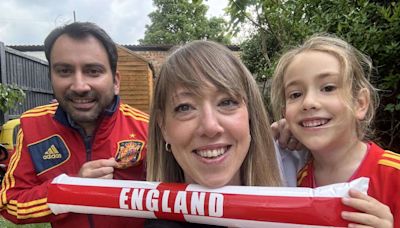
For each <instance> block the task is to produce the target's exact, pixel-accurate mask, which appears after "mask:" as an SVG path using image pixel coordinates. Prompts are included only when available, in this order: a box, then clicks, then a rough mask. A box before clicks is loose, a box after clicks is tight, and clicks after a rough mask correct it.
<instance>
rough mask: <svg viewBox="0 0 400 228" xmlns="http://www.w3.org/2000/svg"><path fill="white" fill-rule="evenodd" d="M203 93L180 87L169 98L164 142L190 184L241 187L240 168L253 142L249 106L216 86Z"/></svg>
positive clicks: (204, 89)
mask: <svg viewBox="0 0 400 228" xmlns="http://www.w3.org/2000/svg"><path fill="white" fill-rule="evenodd" d="M201 91H202V92H201V94H200V96H198V95H196V94H194V93H193V92H191V91H189V90H187V89H185V88H184V87H179V86H178V87H177V89H176V90H175V93H173V94H172V96H170V97H169V98H168V100H167V102H168V103H167V106H166V112H165V116H164V118H165V122H164V124H165V125H164V126H161V128H162V132H163V135H164V138H165V140H166V142H167V143H170V144H171V150H172V153H173V155H174V157H175V159H176V160H177V162H178V163H179V165H180V166H181V167H182V169H183V172H184V176H185V181H186V182H187V183H196V184H200V185H203V186H207V187H213V188H216V187H221V186H224V185H227V184H230V185H240V184H241V180H240V167H241V165H242V163H243V160H244V158H245V157H246V154H247V152H248V150H249V146H250V140H251V136H250V128H249V115H248V111H247V107H246V104H245V103H244V101H243V99H237V98H234V97H231V96H230V95H228V94H227V93H224V92H221V91H218V90H217V88H216V87H215V86H211V85H210V86H208V87H205V88H203V89H202V90H201Z"/></svg>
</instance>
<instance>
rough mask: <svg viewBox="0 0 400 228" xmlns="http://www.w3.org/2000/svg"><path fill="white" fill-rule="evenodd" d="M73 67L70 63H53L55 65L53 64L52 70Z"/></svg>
mask: <svg viewBox="0 0 400 228" xmlns="http://www.w3.org/2000/svg"><path fill="white" fill-rule="evenodd" d="M60 66H61V67H71V66H72V65H71V64H68V63H62V62H59V63H53V64H51V67H52V68H54V67H60Z"/></svg>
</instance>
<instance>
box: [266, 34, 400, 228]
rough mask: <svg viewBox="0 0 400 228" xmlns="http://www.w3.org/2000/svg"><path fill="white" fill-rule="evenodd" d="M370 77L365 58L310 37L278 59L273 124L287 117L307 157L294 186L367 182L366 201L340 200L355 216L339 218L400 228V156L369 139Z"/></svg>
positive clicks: (355, 195)
mask: <svg viewBox="0 0 400 228" xmlns="http://www.w3.org/2000/svg"><path fill="white" fill-rule="evenodd" d="M371 71H372V63H371V61H370V59H369V58H368V57H367V56H365V55H363V54H362V53H361V52H359V51H358V50H356V49H355V48H354V47H352V46H351V45H350V44H348V43H346V42H345V41H343V40H341V39H338V38H334V37H330V36H321V35H317V36H313V37H311V38H310V39H309V40H307V41H306V42H305V43H304V44H303V45H302V46H300V47H298V48H296V49H293V50H290V51H289V52H287V53H285V54H284V55H283V56H282V57H281V59H280V60H279V62H278V65H277V67H276V70H275V73H274V78H273V82H272V90H271V100H272V105H273V110H274V112H275V117H276V118H281V117H285V118H286V120H287V124H288V126H289V128H290V130H291V131H292V134H293V135H294V137H296V138H297V139H298V140H299V141H300V142H301V143H302V144H303V145H304V146H305V147H307V148H308V149H309V150H310V152H311V154H312V159H311V160H310V161H309V162H308V164H306V166H305V167H304V168H303V169H302V170H300V172H299V173H298V186H301V187H318V186H323V185H328V184H334V183H338V182H347V181H350V180H353V179H356V178H358V177H362V176H363V177H369V178H370V183H369V188H368V195H369V196H366V195H364V194H361V193H360V192H356V191H350V192H349V195H350V198H344V199H343V203H344V204H345V205H348V206H350V207H353V208H355V209H357V210H359V211H360V212H348V211H343V212H342V217H343V219H345V220H348V221H350V224H349V227H357V226H361V225H356V223H357V224H362V225H364V226H368V227H370V226H371V227H393V225H394V227H400V222H399V221H398V220H399V219H400V216H399V215H400V200H399V198H398V193H399V192H400V156H399V155H398V154H395V153H392V152H390V151H385V150H383V149H381V148H380V147H379V146H377V145H376V144H375V143H373V142H371V141H368V140H367V136H368V126H369V125H370V123H371V121H372V119H373V116H374V110H375V107H376V105H377V95H376V91H375V89H374V87H373V86H372V85H371V84H370V83H369V81H368V79H367V77H369V76H370V74H371ZM386 205H387V206H386ZM396 220H397V221H396ZM364 226H363V227H364Z"/></svg>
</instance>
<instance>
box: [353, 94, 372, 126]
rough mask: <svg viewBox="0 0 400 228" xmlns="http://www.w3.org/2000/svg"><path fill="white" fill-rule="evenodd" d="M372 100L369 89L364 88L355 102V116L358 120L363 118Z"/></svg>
mask: <svg viewBox="0 0 400 228" xmlns="http://www.w3.org/2000/svg"><path fill="white" fill-rule="evenodd" d="M369 102H370V94H369V91H368V89H366V88H362V89H361V90H360V91H359V92H358V95H357V99H356V104H355V116H356V118H357V119H358V120H363V119H364V118H365V115H366V114H367V111H368V107H369Z"/></svg>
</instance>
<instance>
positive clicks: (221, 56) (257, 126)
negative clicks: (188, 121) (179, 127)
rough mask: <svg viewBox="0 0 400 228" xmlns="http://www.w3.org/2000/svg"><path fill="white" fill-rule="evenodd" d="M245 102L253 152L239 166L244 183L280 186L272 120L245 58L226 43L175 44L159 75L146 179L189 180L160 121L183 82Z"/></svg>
mask: <svg viewBox="0 0 400 228" xmlns="http://www.w3.org/2000/svg"><path fill="white" fill-rule="evenodd" d="M210 83H211V84H212V85H214V86H215V87H216V88H217V89H219V90H221V91H224V92H226V93H228V94H230V95H232V96H234V97H237V98H241V99H243V100H244V101H245V103H246V105H247V109H248V113H249V119H250V120H249V121H250V135H251V137H252V140H251V142H250V147H249V151H248V153H247V155H246V158H245V160H244V161H243V164H242V166H241V169H240V173H241V180H242V184H243V185H259V186H263V185H264V186H266V185H268V186H279V185H281V179H280V172H279V167H278V163H277V158H276V154H275V149H274V145H273V140H272V133H271V129H270V123H269V121H268V116H267V112H266V111H265V108H264V104H263V101H262V97H261V94H260V92H259V89H258V86H257V84H256V82H255V80H254V79H253V77H252V75H251V74H250V72H249V71H248V70H247V68H246V67H245V66H244V65H243V63H242V62H241V61H240V60H239V59H238V58H237V57H236V56H235V55H234V54H233V53H232V52H231V51H230V50H229V49H227V48H226V47H224V46H222V45H220V44H217V43H214V42H210V41H194V42H191V43H188V44H186V45H184V46H182V47H179V48H178V49H176V50H175V51H174V52H173V53H172V54H171V55H170V56H169V57H168V59H167V60H166V62H165V63H164V64H163V66H162V67H161V70H160V75H159V76H158V77H157V79H156V82H155V87H154V93H153V102H152V105H151V111H150V123H149V144H148V145H149V147H148V151H147V180H148V181H162V182H184V181H185V180H184V175H183V170H182V169H181V167H180V166H179V164H178V163H177V162H176V160H175V158H174V156H173V154H172V153H171V152H167V151H166V149H165V140H164V138H163V135H162V133H161V128H160V126H159V124H158V121H160V122H161V123H163V122H164V121H165V119H164V116H165V110H166V104H167V98H168V97H170V96H171V95H172V94H173V93H174V91H175V89H176V88H177V87H178V86H183V87H185V88H187V89H189V90H191V91H193V92H195V93H198V94H200V90H201V89H202V88H204V87H206V86H207V85H209V84H210Z"/></svg>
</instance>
